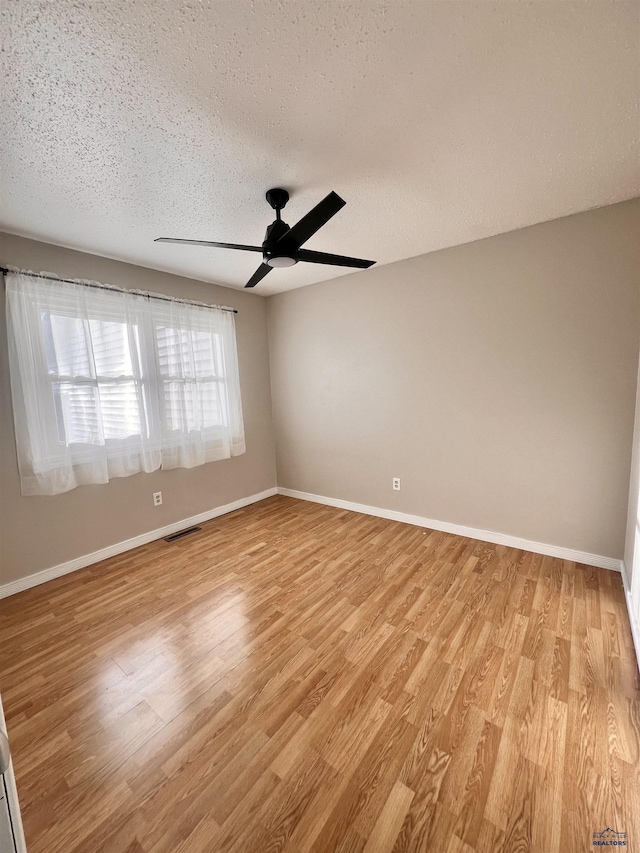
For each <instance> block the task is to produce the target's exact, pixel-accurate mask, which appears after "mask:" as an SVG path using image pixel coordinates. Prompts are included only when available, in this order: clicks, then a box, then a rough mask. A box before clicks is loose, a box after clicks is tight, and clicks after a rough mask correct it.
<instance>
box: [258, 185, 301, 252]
mask: <svg viewBox="0 0 640 853" xmlns="http://www.w3.org/2000/svg"><path fill="white" fill-rule="evenodd" d="M269 192H285V190H277V191H276V190H269ZM285 194H286V193H285ZM268 195H269V193H267V196H268ZM288 230H289V226H288V225H287V223H286V222H283V220H282V219H276V220H274V221H273V222H272V223H271V225H268V226H267V233H266V234H265V236H264V243H263V244H262V258H263V260H264V263H265V264H268V265H269V266H270V267H292V266H293V265H294V264H297V263H298V260H297V258H296V257H295V254H296V253H295V251H294V250H293V249H292V247H291V246H287V244H286V242H285V243H284V245H283V244H282V243H280V244H278V240H279V239H280V238H281V237H282V236H284V235H285V234H286V233H287V231H288Z"/></svg>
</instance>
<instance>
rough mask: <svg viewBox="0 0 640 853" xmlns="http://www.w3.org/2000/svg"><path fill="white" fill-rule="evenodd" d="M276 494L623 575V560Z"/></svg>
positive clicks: (330, 501) (391, 513)
mask: <svg viewBox="0 0 640 853" xmlns="http://www.w3.org/2000/svg"><path fill="white" fill-rule="evenodd" d="M278 494H279V495H286V496H287V497H290V498H298V499H299V500H302V501H312V502H313V503H318V504H326V505H327V506H335V507H339V508H340V509H348V510H351V511H352V512H362V513H364V514H365V515H375V516H378V518H388V519H390V520H391V521H402V522H404V523H405V524H414V525H415V526H416V527H428V528H429V529H431V530H440V531H442V532H443V533H454V534H456V536H467V537H468V538H469V539H480V540H481V541H483V542H491V543H493V544H494V545H506V546H507V547H509V548H521V549H522V550H523V551H533V552H534V553H535V554H544V555H545V556H547V557H560V559H562V560H572V561H573V562H575V563H584V564H585V565H587V566H597V567H598V568H600V569H611V570H612V571H614V572H621V571H622V560H616V559H615V558H614V557H601V556H600V555H599V554H587V553H586V552H585V551H574V550H573V549H572V548H562V547H560V546H559V545H547V544H545V543H544V542H532V541H531V540H530V539H519V538H518V537H516V536H508V535H507V534H506V533H495V532H494V531H492V530H479V529H478V528H476V527H465V526H464V525H462V524H451V523H450V522H448V521H436V520H435V519H433V518H422V516H419V515H409V514H408V513H405V512H396V511H395V510H392V509H381V508H380V507H377V506H367V505H366V504H357V503H353V502H352V501H343V500H339V499H338V498H327V497H324V496H323V495H313V494H310V493H309V492H298V491H296V490H295V489H284V488H282V487H281V486H278Z"/></svg>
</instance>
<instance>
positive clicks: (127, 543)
mask: <svg viewBox="0 0 640 853" xmlns="http://www.w3.org/2000/svg"><path fill="white" fill-rule="evenodd" d="M275 494H277V489H276V487H275V486H274V487H273V488H271V489H266V490H265V491H264V492H258V493H257V494H255V495H248V496H247V497H246V498H240V499H239V500H237V501H233V502H232V503H229V504H224V505H223V506H218V507H216V508H215V509H210V510H207V511H206V512H201V513H200V514H199V515H193V516H191V518H183V519H181V520H180V521H175V522H174V523H173V524H167V525H166V526H165V527H158V528H156V530H150V531H149V532H148V533H141V534H140V536H134V537H133V538H132V539H125V540H124V542H116V544H115V545H109V546H107V547H106V548H101V549H100V550H99V551H93V553H91V554H84V555H83V556H82V557H76V558H75V559H74V560H68V561H67V562H66V563H60V564H59V565H57V566H52V567H51V568H50V569H44V570H43V571H41V572H36V573H35V574H33V575H27V577H24V578H18V580H15V581H11V583H6V584H4V585H2V586H0V598H7V597H8V596H9V595H15V594H16V593H17V592H22V590H24V589H29V588H30V587H32V586H38V584H41V583H46V582H47V581H50V580H53V579H54V578H59V577H61V576H62V575H67V574H69V573H70V572H75V571H77V570H78V569H84V568H86V566H91V565H93V563H99V562H100V561H101V560H106V559H107V558H108V557H115V556H116V554H122V553H124V552H125V551H131V549H132V548H138V547H139V546H140V545H146V544H147V543H148V542H153V541H154V540H155V539H162V538H163V537H164V536H170V535H171V534H172V533H177V532H178V531H179V530H184V528H185V527H193V526H194V525H196V524H202V522H204V521H210V520H211V519H212V518H217V517H218V516H219V515H226V514H227V513H228V512H233V511H234V510H236V509H242V507H245V506H249V504H253V503H256V502H257V501H262V500H264V499H265V498H270V497H272V495H275Z"/></svg>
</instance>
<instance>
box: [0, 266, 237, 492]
mask: <svg viewBox="0 0 640 853" xmlns="http://www.w3.org/2000/svg"><path fill="white" fill-rule="evenodd" d="M6 289H7V322H8V331H9V357H10V371H11V390H12V398H13V408H14V421H15V430H16V445H17V449H18V464H19V468H20V476H21V484H22V493H23V494H25V495H42V494H46V495H53V494H58V493H59V492H65V491H68V490H69V489H73V488H75V487H76V486H80V485H83V484H86V483H106V482H107V481H108V480H109V479H111V478H112V477H126V476H129V475H130V474H136V473H138V472H140V471H147V472H149V471H154V470H156V469H157V468H159V467H161V466H162V467H163V468H191V467H193V466H195V465H202V464H204V463H205V462H212V461H214V460H217V459H225V458H228V457H229V456H237V455H239V454H240V453H244V451H245V443H244V429H243V423H242V404H241V399H240V383H239V375H238V361H237V352H236V338H235V318H234V315H233V313H231V312H228V311H222V310H220V309H216V308H209V307H204V306H202V307H201V306H198V305H193V304H191V303H185V302H179V301H162V300H157V299H149V298H147V297H146V296H144V295H140V294H135V293H130V292H128V291H122V290H119V289H117V288H107V289H105V288H99V287H87V286H86V285H83V284H69V283H65V282H61V281H50V280H47V279H44V278H40V277H35V278H33V277H29V276H26V275H21V274H20V273H9V274H7V276H6Z"/></svg>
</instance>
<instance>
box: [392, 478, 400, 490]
mask: <svg viewBox="0 0 640 853" xmlns="http://www.w3.org/2000/svg"><path fill="white" fill-rule="evenodd" d="M393 490H394V491H395V492H399V491H400V477H394V478H393Z"/></svg>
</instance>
